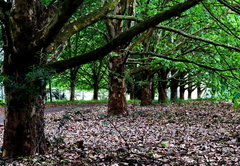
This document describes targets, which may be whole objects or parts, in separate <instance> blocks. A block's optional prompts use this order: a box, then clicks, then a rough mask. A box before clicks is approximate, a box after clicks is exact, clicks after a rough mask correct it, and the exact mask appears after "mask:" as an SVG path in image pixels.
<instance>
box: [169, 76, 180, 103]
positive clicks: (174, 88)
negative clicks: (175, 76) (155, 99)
mask: <svg viewBox="0 0 240 166" xmlns="http://www.w3.org/2000/svg"><path fill="white" fill-rule="evenodd" d="M171 83H172V85H171V86H170V89H171V100H172V101H174V100H176V99H177V88H178V85H177V82H175V80H174V81H173V80H172V81H171Z"/></svg>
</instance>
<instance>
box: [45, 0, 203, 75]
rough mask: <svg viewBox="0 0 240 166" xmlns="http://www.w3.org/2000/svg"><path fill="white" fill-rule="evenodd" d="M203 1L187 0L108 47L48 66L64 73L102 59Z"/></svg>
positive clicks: (142, 24) (139, 25)
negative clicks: (148, 30) (69, 69)
mask: <svg viewBox="0 0 240 166" xmlns="http://www.w3.org/2000/svg"><path fill="white" fill-rule="evenodd" d="M201 1H203V0H187V1H185V2H182V3H179V4H177V5H175V6H173V7H171V8H170V9H168V10H165V11H162V12H160V13H158V14H156V15H154V16H152V17H150V18H149V19H147V20H144V21H141V22H140V23H139V24H137V25H135V26H133V27H132V28H130V29H128V30H126V31H125V32H123V33H121V34H120V35H119V36H117V37H116V38H114V39H113V40H111V41H110V42H109V43H107V44H106V45H104V46H102V47H100V48H97V49H96V50H93V51H90V52H88V53H85V54H82V55H79V56H76V57H73V58H70V59H67V60H62V61H58V62H54V63H51V64H48V65H47V66H48V67H50V68H52V69H55V70H57V71H64V70H66V69H68V68H72V67H74V66H77V65H81V64H85V63H88V62H90V61H94V60H97V59H101V58H102V57H104V56H105V55H107V54H108V53H110V52H111V51H112V50H113V49H115V48H116V47H118V46H119V45H121V44H124V43H126V42H128V41H129V40H131V39H132V38H133V37H134V36H136V35H138V34H139V33H142V32H144V31H145V30H147V29H149V28H151V27H153V26H156V25H157V24H158V23H160V22H163V21H165V20H168V19H170V18H171V17H174V16H179V15H180V14H181V13H182V12H184V11H186V10H188V9H189V8H191V7H193V6H195V5H197V4H198V3H199V2H201Z"/></svg>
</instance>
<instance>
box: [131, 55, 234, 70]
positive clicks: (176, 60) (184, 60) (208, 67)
mask: <svg viewBox="0 0 240 166" xmlns="http://www.w3.org/2000/svg"><path fill="white" fill-rule="evenodd" d="M130 54H131V55H134V54H137V55H151V56H155V57H158V58H163V59H167V60H171V61H174V62H184V63H191V64H194V65H197V66H199V67H201V68H205V69H208V70H212V71H221V72H223V71H232V70H237V69H236V68H229V69H218V68H213V67H210V66H207V65H204V64H200V63H197V62H194V61H190V60H188V59H176V58H171V57H166V56H162V55H158V54H155V53H152V52H132V53H130ZM153 59H154V58H153ZM150 67H152V66H151V65H146V66H143V67H139V68H138V69H134V70H132V71H129V74H130V75H133V74H136V73H137V72H141V71H143V70H146V69H148V68H150Z"/></svg>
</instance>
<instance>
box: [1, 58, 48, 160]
mask: <svg viewBox="0 0 240 166" xmlns="http://www.w3.org/2000/svg"><path fill="white" fill-rule="evenodd" d="M9 67H10V66H9V65H8V64H7V62H6V60H4V74H6V75H8V78H9V79H8V80H7V81H5V82H4V86H5V93H6V104H7V107H6V110H5V125H4V138H3V153H2V154H3V157H17V156H29V155H33V154H35V153H40V154H43V153H44V152H45V151H46V150H47V147H46V140H45V136H44V102H45V97H46V93H45V92H46V91H45V85H46V82H45V81H44V80H40V79H39V78H36V77H33V75H34V74H35V73H34V72H33V71H32V72H28V69H27V70H25V68H29V67H26V66H22V67H18V68H13V66H11V68H9ZM35 72H36V71H35ZM43 81H44V82H43Z"/></svg>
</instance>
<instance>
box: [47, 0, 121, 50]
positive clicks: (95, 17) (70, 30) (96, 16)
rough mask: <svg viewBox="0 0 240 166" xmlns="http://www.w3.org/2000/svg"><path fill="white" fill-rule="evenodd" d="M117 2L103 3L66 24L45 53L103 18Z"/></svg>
mask: <svg viewBox="0 0 240 166" xmlns="http://www.w3.org/2000/svg"><path fill="white" fill-rule="evenodd" d="M118 1H119V0H111V1H108V3H105V4H104V5H103V6H102V7H100V8H98V9H96V10H94V11H92V12H90V13H88V14H86V15H83V16H81V17H79V18H78V19H76V20H74V21H72V22H70V23H68V24H66V25H65V26H64V27H63V28H62V30H61V31H60V32H59V34H58V35H57V36H56V39H55V40H54V42H53V43H51V45H50V46H49V47H48V48H47V52H48V53H50V52H51V51H52V50H53V49H55V48H57V47H58V46H59V45H61V44H62V42H64V41H66V40H68V38H69V37H71V36H72V35H74V34H75V33H76V32H77V31H81V30H83V29H84V28H86V27H88V26H89V25H92V24H94V23H96V22H97V21H99V20H102V19H103V18H105V15H106V14H107V13H108V12H110V11H112V10H113V9H114V8H115V7H116V5H117V4H118Z"/></svg>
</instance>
